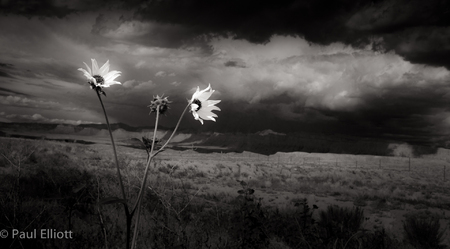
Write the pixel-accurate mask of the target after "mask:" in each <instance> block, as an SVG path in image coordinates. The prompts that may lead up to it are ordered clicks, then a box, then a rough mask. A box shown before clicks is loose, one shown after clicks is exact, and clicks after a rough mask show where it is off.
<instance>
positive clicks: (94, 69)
mask: <svg viewBox="0 0 450 249" xmlns="http://www.w3.org/2000/svg"><path fill="white" fill-rule="evenodd" d="M91 61H92V75H93V76H94V75H99V72H98V64H97V61H96V60H95V59H91Z"/></svg>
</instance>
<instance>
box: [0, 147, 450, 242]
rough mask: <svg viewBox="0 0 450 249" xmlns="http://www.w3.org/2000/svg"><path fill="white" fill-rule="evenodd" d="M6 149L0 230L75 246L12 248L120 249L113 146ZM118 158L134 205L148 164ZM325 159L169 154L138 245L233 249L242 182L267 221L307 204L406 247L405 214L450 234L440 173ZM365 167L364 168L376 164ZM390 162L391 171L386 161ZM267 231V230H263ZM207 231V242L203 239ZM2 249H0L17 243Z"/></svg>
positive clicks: (1, 161)
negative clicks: (355, 218) (357, 216)
mask: <svg viewBox="0 0 450 249" xmlns="http://www.w3.org/2000/svg"><path fill="white" fill-rule="evenodd" d="M0 145H1V148H0V150H1V152H2V154H3V155H4V156H2V157H1V158H0V165H1V166H0V172H1V174H0V177H1V179H0V182H2V183H1V184H0V190H1V191H0V201H1V202H0V204H1V208H2V213H3V214H4V215H3V216H4V217H0V230H1V229H3V228H5V229H12V228H20V229H34V228H36V229H38V228H39V229H40V228H43V227H44V228H54V229H58V230H68V229H70V230H72V231H73V233H74V235H75V236H74V239H73V240H70V241H69V240H52V241H35V242H33V241H15V243H14V245H15V247H17V248H21V246H23V244H26V243H28V244H30V243H35V244H33V245H29V246H24V248H28V247H32V246H47V247H51V246H54V247H58V248H62V247H66V246H68V245H69V244H70V245H71V247H73V248H105V247H106V246H108V248H121V245H123V244H124V243H123V239H124V235H123V234H124V231H123V228H124V227H125V219H124V217H123V210H122V207H121V206H120V205H107V206H98V205H97V203H98V200H99V199H101V198H104V197H111V196H118V194H119V192H120V191H119V188H118V184H117V179H116V174H115V168H114V163H113V161H112V160H111V158H112V154H111V149H110V146H107V145H75V144H65V143H58V142H48V141H45V142H43V141H29V140H17V139H12V140H11V139H2V140H1V144H0ZM118 151H119V160H120V165H121V169H122V171H123V175H124V183H125V185H126V191H127V195H128V198H129V199H131V200H134V198H135V197H136V195H137V191H138V187H139V182H140V180H141V179H142V174H143V171H144V167H145V165H144V162H145V159H146V154H145V152H144V151H140V150H136V149H131V148H126V147H120V148H119V150H118ZM320 156H321V155H320V154H314V155H313V157H312V156H311V155H308V157H304V159H302V158H301V157H299V155H298V153H297V154H293V155H292V156H290V157H287V158H289V159H288V160H287V159H286V157H285V158H284V159H280V157H281V156H280V157H278V158H277V156H272V157H264V156H259V157H257V156H254V155H250V156H249V155H245V156H242V155H241V157H239V156H236V155H226V154H222V155H217V154H208V155H205V154H198V153H196V152H194V151H184V152H179V151H171V150H167V151H165V152H164V153H163V154H162V157H161V158H160V159H157V160H156V161H155V162H154V163H152V166H151V172H150V177H149V184H150V188H149V189H148V190H147V196H146V198H145V202H144V209H143V210H144V211H143V213H142V221H143V222H142V223H141V226H142V228H141V230H140V231H141V233H142V236H140V238H141V239H140V240H139V241H138V243H139V245H140V247H145V248H147V247H150V246H152V247H154V248H161V246H163V245H164V246H166V247H170V246H173V247H175V246H178V245H186V246H185V248H208V246H210V247H211V248H233V247H232V246H236V245H237V244H236V243H239V238H237V237H233V235H232V233H231V234H230V233H229V231H228V230H227V229H226V228H227V227H229V226H231V225H232V223H233V222H234V221H233V220H230V218H229V215H230V213H229V212H235V211H233V210H235V209H236V208H239V207H242V206H241V204H240V202H237V201H236V200H238V199H237V198H238V197H239V194H238V192H237V191H238V190H240V189H241V188H242V186H241V184H240V183H241V182H242V181H244V182H246V183H248V186H247V187H248V188H251V189H254V190H255V198H256V199H255V200H254V201H255V203H256V201H257V200H258V203H260V205H261V208H263V207H264V208H263V209H261V210H260V212H265V214H267V215H268V214H270V212H272V211H273V210H277V209H278V210H279V211H280V212H284V213H286V214H287V213H289V212H297V211H296V210H297V209H298V208H297V207H296V206H295V203H298V201H299V200H303V199H304V198H306V200H307V202H308V203H309V205H310V206H311V207H312V206H313V205H315V206H317V207H318V212H315V213H314V214H312V218H313V219H316V220H318V219H319V218H320V217H319V211H326V210H327V207H328V206H330V205H339V206H340V207H344V208H354V207H360V208H363V209H364V214H365V220H364V223H363V224H362V228H364V229H367V230H370V231H379V229H382V228H384V229H385V230H384V231H385V232H386V234H387V235H388V236H391V237H392V238H393V239H397V241H399V243H400V242H401V241H402V240H403V238H404V234H403V223H402V222H403V221H405V220H406V218H405V217H407V214H410V213H413V212H416V211H427V212H429V214H430V215H434V216H433V217H436V218H435V220H436V219H437V220H438V221H439V222H440V225H441V226H440V227H441V228H442V229H444V228H446V227H448V226H449V218H450V194H449V193H448V191H447V190H448V189H449V187H450V182H449V181H445V182H444V181H443V180H441V179H437V178H436V177H435V175H436V173H435V172H434V173H433V172H432V173H428V174H425V173H423V172H426V171H427V169H426V168H427V167H426V166H427V165H424V166H423V169H421V170H411V171H408V170H405V168H404V165H401V167H399V168H400V169H401V170H392V169H389V170H388V169H386V168H385V169H383V168H381V169H380V168H379V167H372V168H370V167H367V166H364V164H363V163H362V162H363V160H362V159H363V158H364V156H361V158H358V160H359V161H360V163H359V164H358V167H356V165H355V164H354V163H352V159H354V158H355V157H352V156H348V158H350V159H349V160H347V161H348V163H349V164H346V161H345V160H343V158H344V156H341V157H340V160H339V162H338V163H336V162H334V161H333V160H332V159H330V155H327V154H324V155H323V158H320ZM245 158H247V159H250V160H244V159H245ZM317 158H320V159H317ZM367 158H369V159H366V160H365V162H371V161H370V160H371V158H370V157H367ZM383 159H384V158H381V159H379V160H381V161H383ZM388 159H389V158H388ZM391 160H392V161H393V159H391ZM384 161H385V165H386V167H387V165H388V164H387V162H386V161H387V159H384ZM399 162H400V161H399ZM414 162H415V163H417V162H419V160H418V159H417V160H415V161H414ZM423 163H426V161H423ZM433 163H434V162H433ZM392 166H393V165H391V166H390V167H391V168H392ZM415 167H418V166H415ZM433 167H434V166H433ZM428 171H429V170H428ZM252 208H256V206H252ZM258 210H259V209H258ZM268 210H272V211H268ZM227 215H228V216H227ZM405 215H406V216H405ZM272 216H273V218H274V219H281V216H279V217H278V216H274V215H272ZM227 217H228V218H227ZM291 221H292V220H291ZM267 222H269V221H267ZM286 222H287V221H286ZM266 225H267V224H265V223H264V222H262V225H261V224H260V225H258V226H266ZM293 226H295V224H293ZM205 227H207V228H208V229H207V230H208V231H209V232H208V233H205V232H202V231H204V228H205ZM199 228H203V230H201V229H199ZM266 229H269V228H266ZM268 231H270V229H269V230H268ZM230 236H231V237H230ZM383 236H384V235H383ZM241 239H242V238H241ZM297 239H298V238H297ZM374 239H376V238H374ZM292 241H295V238H293V239H292ZM442 241H443V243H444V244H447V245H449V244H450V238H449V237H448V236H447V237H445V236H443V238H442ZM0 242H1V243H3V244H0V247H2V248H3V247H4V246H5V245H7V243H9V242H12V241H7V240H0ZM19 242H20V243H22V245H21V244H20V243H19ZM241 242H242V241H241ZM266 242H267V244H265V245H266V246H268V247H269V248H290V247H288V245H287V244H286V241H284V242H283V239H282V236H280V235H277V236H275V235H274V234H272V235H271V236H269V237H267V241H266ZM233 243H234V244H233ZM344 244H345V243H344ZM305 245H306V244H305ZM291 247H292V246H291ZM37 248H39V247H37ZM405 248H406V247H405Z"/></svg>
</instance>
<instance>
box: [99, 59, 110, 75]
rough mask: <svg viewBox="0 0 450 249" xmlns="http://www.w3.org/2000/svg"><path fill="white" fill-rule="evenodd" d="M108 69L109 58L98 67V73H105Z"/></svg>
mask: <svg viewBox="0 0 450 249" xmlns="http://www.w3.org/2000/svg"><path fill="white" fill-rule="evenodd" d="M108 71H109V60H108V61H106V63H105V64H103V66H102V67H101V68H100V71H99V74H100V75H105V74H107V73H108Z"/></svg>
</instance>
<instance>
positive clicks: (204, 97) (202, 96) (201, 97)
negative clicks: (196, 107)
mask: <svg viewBox="0 0 450 249" xmlns="http://www.w3.org/2000/svg"><path fill="white" fill-rule="evenodd" d="M213 93H214V90H211V91H209V92H204V93H202V94H200V95H199V96H198V97H197V99H198V100H200V102H204V101H206V100H207V99H209V97H211V95H212V94H213Z"/></svg>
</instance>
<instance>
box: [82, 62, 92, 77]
mask: <svg viewBox="0 0 450 249" xmlns="http://www.w3.org/2000/svg"><path fill="white" fill-rule="evenodd" d="M83 63H84V65H85V66H86V68H87V70H88V72H89V74H90V75H92V71H91V68H90V67H89V66H88V64H86V62H83Z"/></svg>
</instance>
